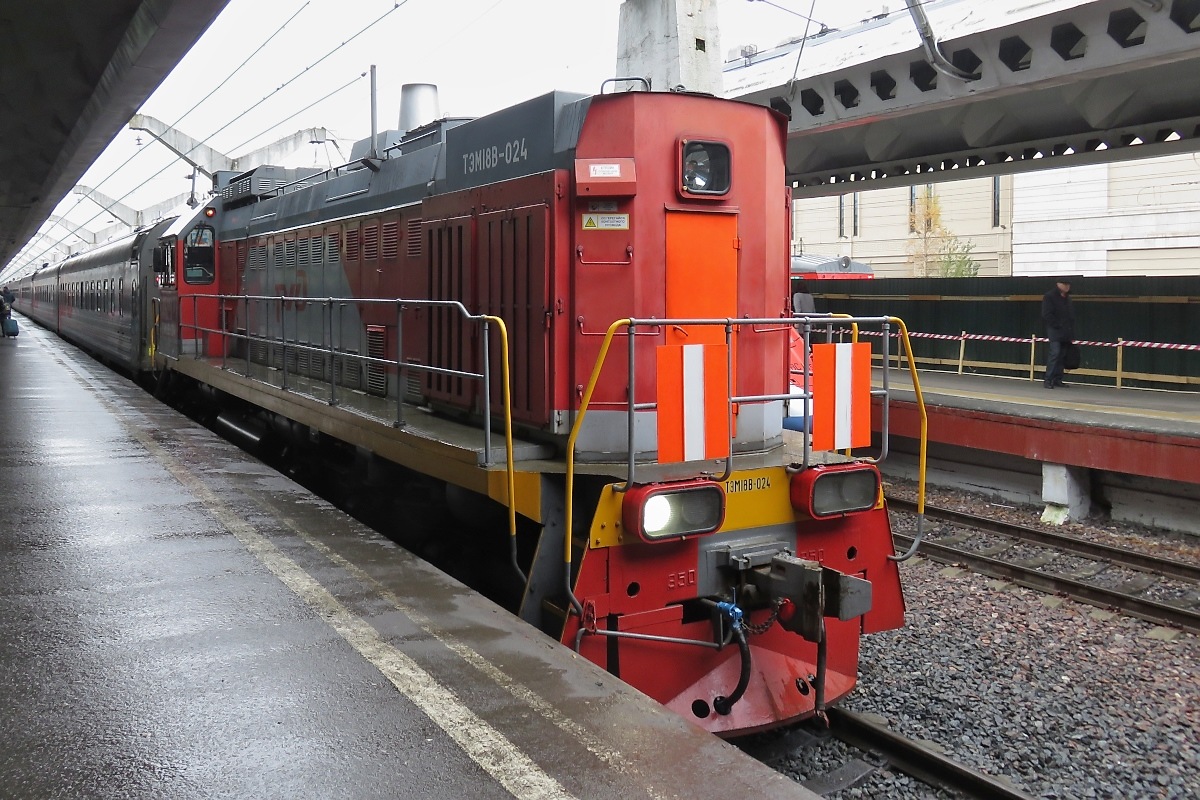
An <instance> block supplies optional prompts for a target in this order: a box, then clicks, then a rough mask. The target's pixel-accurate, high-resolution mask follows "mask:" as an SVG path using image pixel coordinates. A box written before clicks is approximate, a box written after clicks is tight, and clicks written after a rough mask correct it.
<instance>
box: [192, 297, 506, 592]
mask: <svg viewBox="0 0 1200 800" xmlns="http://www.w3.org/2000/svg"><path fill="white" fill-rule="evenodd" d="M187 299H190V300H191V305H192V322H191V323H188V324H184V322H183V313H182V312H183V303H184V301H185V300H187ZM201 300H211V301H213V302H215V303H217V305H218V308H220V309H224V308H225V303H226V302H234V303H237V304H240V305H241V308H242V311H243V318H244V319H246V320H247V321H248V320H249V309H250V303H251V302H254V303H279V304H280V315H279V320H280V334H279V337H278V338H275V337H272V336H269V335H268V336H262V335H258V334H254V333H251V332H250V331H249V326H248V325H247V331H246V332H245V333H238V332H237V331H231V330H228V329H227V328H225V327H222V328H209V327H206V326H203V325H200V324H199V323H198V322H197V320H199V318H200V317H199V306H200V301H201ZM178 302H179V312H180V313H179V318H178V320H177V327H178V331H177V341H182V333H183V331H184V330H185V329H186V330H189V331H191V332H192V333H193V335H194V337H195V339H196V340H197V341H202V340H203V338H204V337H206V336H208V335H209V334H215V335H218V336H221V337H222V341H223V342H224V340H225V339H226V338H228V339H232V340H234V341H245V342H246V372H245V377H246V378H247V379H249V380H258V379H257V378H255V377H254V376H253V375H251V374H250V373H251V370H250V363H251V354H250V345H251V343H253V342H261V343H264V344H269V345H278V346H279V347H280V348H281V349H282V354H283V355H282V360H283V369H282V381H281V382H282V385H281V387H280V388H281V389H283V390H284V391H288V392H293V391H296V390H295V389H293V388H291V387H289V386H288V380H287V377H288V370H287V351H288V348H292V349H295V350H299V351H301V352H312V353H321V354H323V355H328V356H329V357H330V362H329V392H330V393H329V398H328V402H329V404H330V405H336V404H337V390H336V386H337V381H336V380H334V378H335V377H336V375H335V367H336V364H337V359H339V358H340V359H344V360H350V361H353V362H355V363H358V364H361V365H364V366H365V365H372V364H374V365H377V366H382V367H395V369H396V418H395V422H394V423H393V426H394V427H402V426H403V425H404V419H403V406H404V402H403V399H402V396H403V381H402V377H403V376H404V374H405V371H406V370H417V371H421V372H427V373H430V374H436V375H446V376H454V377H460V378H465V379H467V380H478V381H480V382H481V384H482V386H483V391H482V393H481V394H482V395H483V461H484V466H491V465H492V413H491V354H490V350H489V343H488V340H489V336H488V334H489V330H490V327H489V326H491V325H495V326H496V331H497V333H498V335H499V337H500V354H499V359H500V377H501V394H502V396H503V420H504V445H505V478H506V483H505V488H506V492H507V497H506V498H505V505H506V506H507V507H508V524H509V537H510V545H511V550H512V560H513V567H514V568H515V569H516V570H517V573H518V574H519V575H520V577H521V580H522V581H525V580H526V577H525V575H524V573H523V572H522V571H521V569H520V566H519V565H518V563H517V558H516V537H517V516H516V505H517V503H516V467H515V464H514V456H513V434H512V428H513V425H512V389H511V386H510V384H511V366H510V348H509V341H508V327H507V326H506V325H505V323H504V320H503V319H501V318H500V317H497V316H493V315H490V314H471V313H470V312H469V311H467V308H466V306H464V305H463V304H462V303H461V302H459V301H457V300H408V299H399V298H398V299H378V298H336V297H293V296H286V295H249V294H237V295H229V294H192V295H185V296H183V297H179V298H178ZM287 303H291V304H292V306H293V310H294V313H293V317H294V316H295V313H298V311H299V306H300V305H301V304H304V305H308V304H313V305H317V304H319V305H321V306H322V307H323V309H324V311H323V314H322V316H323V325H322V327H323V329H324V330H323V332H324V334H325V335H326V337H327V339H328V345H319V346H318V345H314V344H312V343H309V342H301V341H299V339H298V336H297V333H298V330H299V328H298V325H297V326H295V327H294V331H296V332H297V333H294V334H293V335H294V336H297V338H296V340H295V341H289V340H288V339H287V336H286V322H285V320H286V318H287V315H286V313H284V311H285V308H284V306H285V304H287ZM349 305H355V306H359V307H361V306H371V305H374V306H385V307H392V306H394V307H395V309H396V333H395V337H396V339H395V344H396V351H395V352H396V359H395V360H390V359H385V358H376V357H373V356H369V355H363V354H361V353H355V352H349V351H345V350H343V349H341V348H340V346H339V345H338V344H337V343H335V342H334V334H333V332H334V330H335V329H336V330H338V331H340V330H341V328H342V326H341V318H340V315H341V313H342V310H343V309H344V308H345V307H347V306H349ZM418 308H443V309H447V310H452V311H456V312H458V313H459V315H460V316H461V318H462V320H463V321H464V322H468V323H477V324H479V326H480V333H481V336H480V339H481V342H480V350H481V354H480V355H481V363H482V365H483V371H482V372H472V371H468V370H459V369H452V368H449V367H438V366H435V365H432V364H409V363H406V362H405V361H404V360H403V354H404V351H403V348H402V347H401V345H402V343H403V340H402V330H403V316H404V313H405V312H406V311H411V310H415V309H418ZM335 309H336V310H337V314H338V315H339V318H338V320H337V322H338V324H337V325H336V326H335V325H334V313H335ZM221 324H222V325H224V320H222V323H221ZM228 351H229V348H228V347H227V346H223V347H222V348H221V352H222V363H221V369H228V364H227V362H226V354H227V353H228ZM175 358H179V355H178V354H177V355H176V356H175ZM260 382H261V381H260ZM297 393H299V392H297ZM385 399H386V398H385Z"/></svg>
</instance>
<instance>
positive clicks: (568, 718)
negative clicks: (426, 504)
mask: <svg viewBox="0 0 1200 800" xmlns="http://www.w3.org/2000/svg"><path fill="white" fill-rule="evenodd" d="M21 321H22V323H23V324H22V330H21V335H20V337H19V338H18V339H16V340H13V339H7V340H2V341H0V403H2V404H3V405H2V409H3V411H2V413H3V426H2V427H0V452H2V453H3V459H2V460H0V492H2V494H3V497H4V498H5V499H4V506H5V512H4V515H3V521H0V731H3V740H4V742H3V747H2V748H0V795H2V796H4V797H10V798H50V797H63V798H68V797H69V798H82V797H87V798H110V797H112V798H115V797H139V798H140V797H145V798H205V797H230V798H373V797H380V798H399V797H412V798H502V797H522V798H524V797H536V798H548V797H564V798H570V797H577V798H611V797H622V798H626V797H629V798H635V797H648V798H730V797H754V798H784V797H788V798H793V797H802V798H811V797H815V795H813V794H811V793H809V792H807V791H805V790H804V789H803V788H801V787H800V786H798V785H796V784H795V783H793V782H792V781H790V780H788V779H786V778H784V777H782V776H780V775H778V774H777V773H775V772H774V771H772V770H771V769H769V768H768V767H766V766H763V765H762V764H760V763H758V762H757V761H754V760H753V759H751V758H749V757H748V756H746V755H744V754H743V753H741V752H740V751H739V750H737V749H736V748H734V747H732V746H730V745H728V744H726V743H725V742H723V741H721V740H719V739H717V738H715V737H713V736H711V735H710V734H708V733H705V732H704V731H701V730H700V729H698V728H696V727H694V726H692V725H691V724H690V723H689V722H687V721H685V720H683V719H681V718H679V717H677V716H675V715H674V714H672V713H670V712H668V711H666V710H665V709H663V708H662V707H660V706H659V705H658V704H656V703H654V702H653V701H651V700H649V699H648V698H646V697H644V696H643V695H641V694H640V693H638V692H636V691H634V690H633V689H631V688H629V687H627V686H626V685H624V684H622V683H621V682H619V681H617V680H615V679H614V678H612V677H611V676H609V675H607V674H606V673H604V672H603V671H601V670H599V669H597V668H595V667H594V666H593V665H592V664H590V663H589V662H586V661H583V660H582V659H579V658H577V657H576V656H574V654H573V653H572V652H571V651H570V650H569V649H568V648H565V647H563V646H561V645H559V644H557V643H556V642H554V641H552V640H550V639H549V638H547V637H545V636H543V635H542V634H541V633H539V632H537V631H535V630H533V629H532V628H530V627H528V626H526V625H524V624H523V623H521V622H520V621H519V620H517V619H516V618H515V617H513V616H511V615H509V614H508V613H506V612H505V611H503V610H501V609H499V608H498V607H497V606H495V605H493V604H492V603H491V602H490V601H488V600H486V599H484V598H482V597H480V596H478V595H476V594H475V593H473V592H471V591H470V590H468V589H466V588H465V587H463V586H462V585H461V584H459V583H457V582H456V581H454V580H453V579H451V578H449V577H447V576H445V575H444V574H442V573H440V572H438V571H437V570H435V569H433V568H432V567H429V566H428V565H426V564H424V563H423V562H421V561H419V560H417V559H416V558H414V557H412V556H410V555H409V554H407V553H406V552H405V551H403V550H401V549H400V548H398V547H396V546H395V545H393V544H392V543H391V542H389V541H387V540H385V539H383V538H382V537H380V536H378V535H377V534H375V533H373V532H371V531H370V530H368V529H366V528H365V527H363V526H362V525H360V524H358V523H357V522H355V521H354V520H352V519H351V518H349V517H347V516H346V515H344V514H343V513H341V512H340V511H338V510H337V509H335V508H333V507H332V506H330V505H329V504H328V503H326V502H324V501H322V500H320V499H318V498H315V497H313V496H312V495H310V494H309V493H308V492H307V491H306V490H304V489H302V488H301V487H299V486H298V485H297V484H295V483H293V482H291V481H290V480H288V479H287V478H285V477H283V476H281V475H280V474H279V473H277V472H275V471H273V470H271V469H269V468H267V467H265V466H263V465H262V464H260V463H259V462H257V461H255V460H253V459H251V458H249V457H248V456H246V455H245V454H244V453H242V452H241V451H240V450H238V449H237V448H235V447H234V446H233V445H230V444H228V443H226V442H224V441H222V440H221V439H219V438H217V437H216V436H214V435H213V434H211V433H210V432H209V431H207V430H205V429H204V428H202V427H200V426H199V425H197V424H195V423H193V422H191V421H190V420H188V419H187V418H185V417H183V416H181V415H179V414H177V413H176V412H174V411H172V410H170V409H168V408H166V407H165V406H163V405H161V404H159V403H158V402H157V401H155V400H154V399H153V398H152V397H150V396H149V395H147V394H145V393H143V392H142V391H141V390H140V389H138V388H137V387H135V386H134V385H133V384H131V383H129V382H128V381H127V380H125V379H123V378H121V377H119V376H117V375H114V374H113V373H111V372H109V371H108V370H107V369H106V368H105V367H103V366H102V365H100V364H98V363H97V362H95V361H93V360H91V359H90V358H89V357H87V356H86V355H84V354H82V353H80V352H79V351H77V350H75V349H74V348H72V347H70V346H69V345H66V344H64V343H62V342H60V341H59V340H58V339H56V338H54V337H53V336H52V335H50V334H48V333H47V332H45V331H43V330H41V329H39V328H37V327H36V326H34V325H32V324H29V323H25V321H24V320H23V319H22V320H21Z"/></svg>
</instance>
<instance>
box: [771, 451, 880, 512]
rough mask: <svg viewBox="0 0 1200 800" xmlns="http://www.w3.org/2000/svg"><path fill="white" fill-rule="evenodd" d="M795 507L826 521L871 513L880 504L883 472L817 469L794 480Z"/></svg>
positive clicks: (870, 468) (852, 468) (859, 467)
mask: <svg viewBox="0 0 1200 800" xmlns="http://www.w3.org/2000/svg"><path fill="white" fill-rule="evenodd" d="M791 498H792V507H793V508H796V509H798V510H800V511H804V512H805V513H807V514H808V515H809V516H811V517H815V518H817V519H822V518H826V517H836V516H839V515H841V514H851V513H853V512H855V511H867V510H869V509H872V508H874V507H875V505H876V503H878V502H879V471H878V470H877V469H875V467H874V466H872V465H869V464H867V465H864V464H833V465H828V466H823V467H813V468H812V469H808V470H805V471H804V472H801V473H798V474H796V475H794V476H793V477H792V485H791Z"/></svg>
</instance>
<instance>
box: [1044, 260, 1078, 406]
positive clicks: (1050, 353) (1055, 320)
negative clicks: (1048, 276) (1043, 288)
mask: <svg viewBox="0 0 1200 800" xmlns="http://www.w3.org/2000/svg"><path fill="white" fill-rule="evenodd" d="M1042 322H1044V323H1046V338H1047V339H1049V340H1050V343H1049V347H1048V348H1047V350H1046V388H1047V389H1055V388H1058V387H1060V386H1065V385H1066V384H1064V383H1063V355H1064V354H1065V353H1066V351H1067V345H1069V344H1070V343H1071V342H1072V341H1074V339H1075V309H1074V308H1072V307H1071V281H1070V279H1069V278H1059V279H1058V281H1057V282H1056V283H1055V284H1054V288H1053V289H1051V290H1050V291H1048V292H1046V294H1044V295H1042Z"/></svg>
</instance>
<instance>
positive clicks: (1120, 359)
mask: <svg viewBox="0 0 1200 800" xmlns="http://www.w3.org/2000/svg"><path fill="white" fill-rule="evenodd" d="M1124 368H1125V340H1124V339H1117V388H1118V389H1120V388H1121V379H1122V378H1123V377H1124V375H1123V372H1124Z"/></svg>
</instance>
